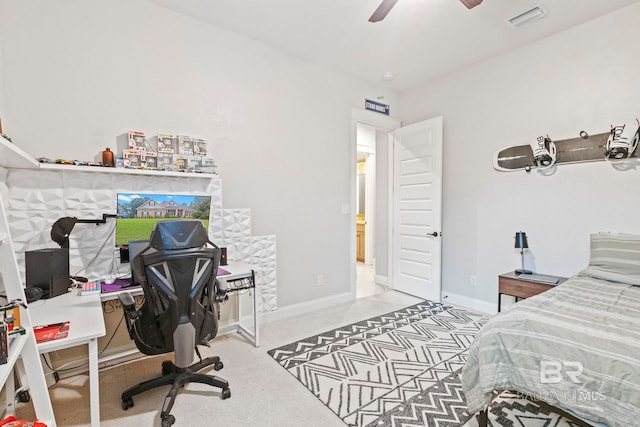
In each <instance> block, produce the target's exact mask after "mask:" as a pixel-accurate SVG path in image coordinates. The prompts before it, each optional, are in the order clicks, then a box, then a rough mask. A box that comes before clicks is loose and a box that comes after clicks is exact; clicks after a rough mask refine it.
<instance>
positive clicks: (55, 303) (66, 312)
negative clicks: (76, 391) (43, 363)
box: [29, 292, 105, 427]
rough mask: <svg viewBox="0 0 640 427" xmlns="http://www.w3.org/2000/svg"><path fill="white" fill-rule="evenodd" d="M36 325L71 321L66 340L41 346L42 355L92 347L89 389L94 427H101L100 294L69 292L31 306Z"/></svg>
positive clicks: (101, 319)
mask: <svg viewBox="0 0 640 427" xmlns="http://www.w3.org/2000/svg"><path fill="white" fill-rule="evenodd" d="M29 313H30V315H31V322H32V323H33V325H34V326H40V325H48V324H52V323H58V322H65V321H69V335H68V336H67V337H66V338H61V339H58V340H53V341H48V342H43V343H40V344H38V351H39V352H40V353H49V352H51V351H56V350H62V349H65V348H69V347H75V346H77V345H83V344H87V345H88V346H89V389H90V394H91V395H90V399H91V400H90V401H91V427H100V395H99V384H98V338H99V337H101V336H104V335H105V327H104V317H103V316H102V304H101V303H100V295H98V294H96V295H77V294H76V293H75V292H69V293H67V294H64V295H60V296H57V297H55V298H51V299H44V300H39V301H35V302H32V303H31V304H29Z"/></svg>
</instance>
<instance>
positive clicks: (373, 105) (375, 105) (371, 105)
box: [364, 99, 389, 116]
mask: <svg viewBox="0 0 640 427" xmlns="http://www.w3.org/2000/svg"><path fill="white" fill-rule="evenodd" d="M364 108H366V109H367V110H371V111H375V112H376V113H382V114H386V115H387V116H388V115H389V106H388V105H387V104H383V103H381V102H376V101H372V100H370V99H365V100H364Z"/></svg>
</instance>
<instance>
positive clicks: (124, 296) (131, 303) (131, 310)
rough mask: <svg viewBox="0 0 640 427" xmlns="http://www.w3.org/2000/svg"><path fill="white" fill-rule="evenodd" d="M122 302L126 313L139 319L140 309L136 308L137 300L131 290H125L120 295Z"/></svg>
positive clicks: (129, 316)
mask: <svg viewBox="0 0 640 427" xmlns="http://www.w3.org/2000/svg"><path fill="white" fill-rule="evenodd" d="M118 299H119V300H120V304H122V308H124V313H125V315H126V316H127V317H128V318H129V319H137V318H138V317H139V314H138V310H136V300H135V299H134V298H133V295H131V293H129V292H123V293H121V294H119V295H118Z"/></svg>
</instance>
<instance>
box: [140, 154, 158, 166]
mask: <svg viewBox="0 0 640 427" xmlns="http://www.w3.org/2000/svg"><path fill="white" fill-rule="evenodd" d="M142 167H145V168H148V169H156V168H157V167H158V154H156V153H153V152H151V151H148V152H147V153H146V154H145V155H144V159H143V161H142Z"/></svg>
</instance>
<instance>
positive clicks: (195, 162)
mask: <svg viewBox="0 0 640 427" xmlns="http://www.w3.org/2000/svg"><path fill="white" fill-rule="evenodd" d="M187 169H188V170H189V171H190V172H200V170H201V169H202V156H189V157H188V158H187Z"/></svg>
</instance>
